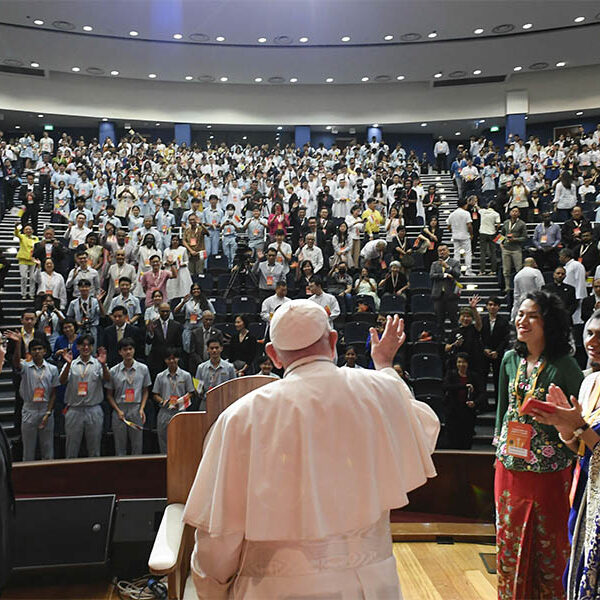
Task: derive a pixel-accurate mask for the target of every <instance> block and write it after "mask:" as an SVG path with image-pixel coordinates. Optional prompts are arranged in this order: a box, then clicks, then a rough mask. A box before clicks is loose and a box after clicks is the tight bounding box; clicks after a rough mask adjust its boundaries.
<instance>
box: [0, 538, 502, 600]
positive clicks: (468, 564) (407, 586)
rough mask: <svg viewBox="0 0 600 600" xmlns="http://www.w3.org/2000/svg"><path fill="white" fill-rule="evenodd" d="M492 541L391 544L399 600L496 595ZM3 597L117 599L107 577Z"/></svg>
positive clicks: (490, 598)
mask: <svg viewBox="0 0 600 600" xmlns="http://www.w3.org/2000/svg"><path fill="white" fill-rule="evenodd" d="M494 551H495V548H494V546H493V545H483V544H472V543H457V544H448V545H446V544H436V543H435V542H403V543H398V544H394V554H395V556H396V561H397V563H398V575H399V577H400V584H401V586H402V594H403V597H404V600H495V599H496V576H495V575H490V574H488V572H487V571H486V569H485V567H484V564H483V561H482V560H481V557H480V556H479V555H480V553H484V554H490V553H493V552H494ZM2 598H3V600H118V598H119V596H118V594H117V593H116V591H115V590H114V588H113V586H112V584H110V583H107V582H97V583H88V584H85V583H77V584H70V583H65V584H54V585H51V584H47V585H44V586H41V587H37V586H35V587H34V586H31V585H24V584H20V585H18V586H16V585H13V586H12V587H10V586H9V587H8V589H6V590H5V592H4V593H3V594H2Z"/></svg>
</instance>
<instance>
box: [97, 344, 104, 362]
mask: <svg viewBox="0 0 600 600" xmlns="http://www.w3.org/2000/svg"><path fill="white" fill-rule="evenodd" d="M97 356H98V362H99V363H100V364H101V365H105V364H106V348H104V346H100V348H98V354H97Z"/></svg>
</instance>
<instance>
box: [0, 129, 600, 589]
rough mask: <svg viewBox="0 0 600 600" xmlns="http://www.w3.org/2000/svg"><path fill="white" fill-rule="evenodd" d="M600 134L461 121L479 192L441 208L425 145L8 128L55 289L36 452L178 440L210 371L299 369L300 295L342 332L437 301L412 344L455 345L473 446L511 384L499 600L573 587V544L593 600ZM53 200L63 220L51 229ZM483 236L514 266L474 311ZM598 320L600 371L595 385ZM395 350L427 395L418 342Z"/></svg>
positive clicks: (17, 353)
mask: <svg viewBox="0 0 600 600" xmlns="http://www.w3.org/2000/svg"><path fill="white" fill-rule="evenodd" d="M599 144H600V126H598V128H597V129H596V130H595V131H592V132H585V131H583V130H581V131H579V132H577V133H576V134H574V135H572V136H570V137H568V136H560V137H559V139H557V140H551V141H549V142H548V143H546V144H542V143H541V142H540V140H539V139H537V138H535V137H533V136H532V137H531V138H530V139H528V140H524V139H520V138H518V137H517V136H514V139H511V140H509V142H508V143H507V144H506V145H505V146H504V147H503V148H498V147H496V146H494V145H493V144H492V143H491V142H487V141H486V140H484V139H483V138H475V137H474V138H472V139H471V141H470V144H468V145H466V146H462V145H460V146H459V147H458V148H457V150H456V153H455V155H454V156H450V149H449V145H448V144H447V142H445V141H444V140H443V138H442V139H439V140H438V141H437V142H436V144H435V147H434V156H435V166H436V168H437V169H438V172H442V171H445V170H447V171H449V172H450V173H451V175H452V179H453V181H454V185H455V186H456V189H457V192H458V197H459V200H458V207H457V208H456V209H455V210H453V211H452V212H451V214H450V216H449V217H448V218H447V219H443V218H442V216H441V211H440V209H441V207H442V205H443V200H444V198H442V195H441V194H440V193H439V191H438V188H437V187H436V186H435V185H432V186H429V187H428V188H427V189H425V188H424V187H423V185H422V184H421V169H429V165H428V163H427V161H426V160H424V159H421V160H418V159H417V157H416V155H415V153H414V152H410V151H409V152H407V151H406V150H405V149H404V148H403V147H402V146H401V145H400V144H398V145H397V146H396V147H395V148H389V147H388V146H387V145H386V144H385V143H384V142H377V141H376V140H371V141H370V142H366V143H363V144H359V143H351V144H349V145H347V146H345V147H343V148H342V147H337V146H336V145H333V146H332V148H329V149H326V148H324V147H323V146H320V147H318V148H313V147H309V146H306V147H304V148H293V147H286V148H280V147H275V148H270V147H267V146H264V147H251V146H246V147H244V146H241V145H234V146H232V147H226V146H224V145H217V146H212V145H211V144H209V145H208V147H207V148H199V147H198V146H195V145H194V146H192V147H186V146H185V145H182V146H177V145H176V144H174V143H173V144H164V143H162V142H161V141H160V140H157V141H156V142H151V141H149V140H145V139H144V138H143V137H142V136H140V135H138V134H136V133H134V132H130V134H129V135H127V136H126V137H124V138H123V139H122V140H120V141H119V142H118V143H114V142H113V141H112V140H110V139H107V140H105V142H104V143H103V144H102V145H100V144H99V143H98V142H97V140H93V141H91V142H90V143H88V142H86V141H85V140H72V139H70V138H69V137H68V136H66V135H63V136H62V137H61V138H60V139H59V140H57V141H56V142H54V141H53V140H51V138H49V136H48V135H47V134H45V135H44V137H43V138H41V139H40V140H36V139H35V138H34V136H33V135H31V134H24V135H23V137H22V138H21V139H18V140H4V139H3V138H2V137H0V155H1V158H2V164H3V173H2V175H3V179H2V191H3V196H2V197H3V203H4V207H6V208H7V209H10V208H11V205H12V203H13V201H14V199H15V197H17V200H18V202H19V206H20V209H21V223H20V226H18V227H17V228H16V230H15V235H16V236H17V238H18V241H19V250H18V253H17V256H16V260H17V261H18V263H19V269H20V275H21V293H22V296H23V298H24V299H25V300H31V301H33V306H32V308H30V309H27V310H25V311H24V312H23V314H22V319H21V325H22V327H21V329H20V330H18V331H9V332H7V333H6V336H7V337H8V338H9V341H10V348H9V352H8V355H9V357H10V361H11V364H12V366H13V377H14V382H15V387H16V389H17V390H18V394H17V399H18V403H17V412H16V415H15V418H16V421H17V422H18V424H19V430H20V431H21V435H22V440H23V450H24V457H25V458H26V459H34V458H35V457H37V456H38V454H37V453H36V447H39V455H40V456H41V458H51V457H53V456H54V443H53V439H54V435H55V433H56V432H62V430H63V429H64V432H65V434H66V450H65V454H66V456H67V457H76V456H78V455H79V454H80V451H81V444H82V440H83V438H84V437H85V442H86V449H87V453H88V455H90V456H98V455H100V453H101V452H102V451H103V450H102V448H101V443H102V435H103V432H105V431H107V430H111V431H112V437H113V440H114V449H115V452H116V453H117V454H119V455H122V454H125V453H126V452H127V449H128V448H129V449H130V451H131V452H132V453H134V454H135V453H140V452H142V450H143V446H142V443H143V441H144V440H143V430H144V429H146V430H147V429H150V430H153V429H156V431H157V434H158V444H159V448H160V450H161V451H164V450H165V447H166V428H167V424H168V422H169V420H170V419H171V418H172V416H173V415H174V414H177V412H179V411H181V410H193V409H197V408H199V407H202V406H203V404H202V403H203V402H204V397H205V393H206V392H207V391H208V390H210V389H211V388H212V387H214V386H216V385H218V384H220V383H222V382H224V381H227V380H229V379H231V378H234V377H240V376H244V375H250V374H253V373H262V374H265V375H271V376H273V377H277V376H278V375H277V374H275V371H278V370H277V369H274V368H275V367H276V365H274V364H273V362H272V360H271V359H270V358H269V357H268V356H266V355H265V354H264V353H263V350H262V345H263V344H264V343H265V341H266V340H268V339H269V336H270V332H269V325H270V323H271V320H272V319H273V317H274V316H275V315H276V314H277V311H278V310H279V309H280V307H281V306H282V305H284V304H286V303H288V302H289V301H290V298H307V299H309V300H310V301H312V302H314V303H316V304H318V305H320V306H321V307H323V308H324V310H325V311H326V314H327V319H328V321H329V326H330V327H337V328H338V329H340V331H344V328H343V325H344V323H345V322H346V320H347V318H345V317H346V315H350V316H349V317H348V318H349V319H350V320H351V321H358V322H366V323H368V324H372V325H374V326H375V327H376V328H377V331H378V332H379V334H380V333H381V332H383V328H384V327H385V316H384V315H385V314H386V313H393V312H401V313H402V312H404V311H406V313H407V315H410V313H411V312H412V313H414V314H413V322H414V318H415V316H416V314H418V313H419V312H423V310H422V308H423V306H429V304H427V303H428V302H429V303H430V306H431V309H430V310H431V313H432V316H433V318H432V319H431V320H430V321H426V322H424V324H423V325H422V326H419V327H418V328H417V329H416V331H415V337H413V338H412V339H411V340H410V341H411V342H413V343H416V344H421V346H420V348H421V349H422V348H423V344H427V343H429V342H434V343H435V342H437V343H438V344H440V357H439V358H440V360H441V362H442V365H443V370H444V375H443V381H440V382H439V389H440V391H441V393H443V395H444V420H445V426H446V436H447V439H448V440H449V443H450V444H451V445H452V446H453V447H457V448H469V447H470V446H471V443H472V439H473V429H474V422H475V416H476V414H477V412H478V411H481V410H484V409H485V407H486V406H487V403H488V398H487V393H486V382H487V379H488V376H489V373H490V371H491V373H492V378H493V382H494V385H495V391H496V397H497V419H496V432H495V433H496V439H495V444H496V449H497V450H496V452H497V464H496V472H495V477H496V482H495V485H496V489H495V494H496V508H497V517H498V519H497V530H498V575H499V597H501V598H524V597H537V596H540V595H541V596H540V597H542V596H543V597H563V594H564V593H563V591H562V584H561V582H560V577H561V574H562V572H563V570H564V568H565V565H566V563H567V560H568V557H569V543H570V541H572V543H573V549H574V554H572V555H571V557H572V558H571V562H570V566H569V569H568V577H567V585H568V589H569V594H570V595H569V598H583V597H594V596H593V594H592V595H591V596H586V595H585V593H587V591H588V590H589V589H595V586H596V585H597V584H596V580H597V579H596V571H597V569H598V566H599V564H600V561H598V560H597V558H596V554H597V550H596V545H595V539H596V538H595V537H594V534H593V527H596V528H597V525H596V524H595V521H594V519H597V515H598V513H599V512H600V511H598V510H597V499H596V495H597V494H595V488H590V486H589V485H588V487H587V488H585V482H586V475H589V482H591V483H592V484H594V485H595V481H596V479H597V475H596V471H597V469H595V462H594V461H596V453H597V452H596V446H597V441H598V432H600V429H599V426H598V425H596V422H595V419H596V417H597V416H598V415H597V414H596V413H597V412H598V409H597V404H598V392H597V390H596V388H597V387H598V386H597V385H596V383H597V382H596V380H595V378H596V371H597V369H598V367H597V366H596V365H598V364H600V354H599V351H598V349H597V347H598V339H599V338H598V331H600V329H599V328H598V326H597V325H598V322H599V321H598V319H599V316H598V315H599V313H598V312H597V310H598V309H599V308H600V255H599V247H598V237H597V230H596V229H595V228H594V223H595V222H596V220H597V218H596V215H597V210H598V206H599V205H600V195H599V194H598V193H597V191H598V190H597V187H598V185H600V184H599V183H598V181H597V179H598V168H599V167H600V153H599V151H598V147H599ZM45 203H46V204H48V205H49V207H50V208H51V210H52V221H53V222H54V223H55V224H58V223H60V224H62V225H61V228H64V227H65V225H66V234H65V235H64V237H62V236H61V237H57V236H56V233H55V229H54V228H53V227H52V226H49V227H46V228H45V229H44V230H43V231H41V232H40V231H38V229H39V223H38V213H39V210H40V209H41V208H42V207H43V205H44V204H45ZM528 223H529V224H530V223H534V224H535V229H534V231H533V235H532V234H531V232H530V231H529V230H528V228H527V224H528ZM409 227H410V229H408V228H409ZM446 231H448V233H449V238H450V245H451V246H452V250H453V256H452V257H451V256H450V255H451V250H450V247H449V244H447V243H445V239H444V238H443V235H444V233H445V232H446ZM409 232H410V233H409ZM38 234H39V236H40V237H38ZM477 249H479V251H480V256H481V259H480V265H479V274H480V275H485V274H488V275H489V274H490V273H493V274H494V276H497V277H498V278H499V282H501V284H502V286H503V289H504V291H505V293H506V295H505V296H504V297H503V298H500V297H497V296H490V297H488V298H485V299H484V300H485V310H482V308H483V307H481V306H480V302H481V298H480V297H479V296H477V295H474V296H472V297H471V298H469V301H468V305H467V306H463V307H461V308H460V310H459V296H460V294H461V291H462V289H464V283H465V278H466V277H476V274H475V270H474V268H473V264H472V256H473V253H474V252H475V251H476V250H477ZM488 261H489V265H488ZM499 261H501V264H502V269H501V270H500V271H499V272H498V263H499ZM0 263H1V264H2V265H3V266H4V267H5V270H6V265H8V264H10V261H9V260H8V259H7V258H6V257H2V259H1V260H0ZM215 267H217V268H215ZM217 273H221V274H222V275H223V276H224V277H225V279H224V280H223V281H221V280H220V279H219V278H218V277H216V275H217ZM213 276H215V281H213V279H212V278H213ZM217 279H219V280H218V281H217ZM209 282H210V283H209ZM417 282H419V283H418V284H417ZM590 284H591V287H592V289H591V294H588V287H589V285H590ZM415 288H417V289H415ZM213 290H217V292H218V294H216V295H215V296H216V297H215V298H213V295H212V291H213ZM423 290H425V292H426V293H425V294H420V293H418V294H417V293H414V292H415V291H419V292H422V291H423ZM231 292H233V294H235V296H236V298H237V299H238V300H239V301H240V303H239V304H237V306H242V307H247V308H248V307H254V310H253V311H252V310H248V311H245V310H240V311H239V312H238V311H234V312H233V314H232V315H231V317H232V322H226V319H227V315H226V313H227V311H226V310H225V311H224V310H223V307H222V305H220V301H222V300H223V296H227V295H228V294H229V293H231ZM421 296H424V300H423V298H421ZM236 298H234V300H236ZM255 298H258V303H256V302H254V299H255ZM421 302H425V304H424V305H423V306H422V305H421ZM503 304H504V305H505V307H506V309H512V312H511V319H510V320H509V319H507V318H506V317H504V316H503V315H501V314H500V309H501V307H502V305H503ZM232 307H233V304H232ZM424 312H425V313H426V314H427V313H428V312H429V309H425V310H424ZM236 313H237V314H236ZM584 322H587V324H586V325H585V327H584ZM448 323H449V325H450V333H449V334H446V326H447V324H448ZM257 324H259V325H258V326H257ZM513 324H514V326H515V327H514V329H513ZM369 335H370V334H369ZM511 335H514V336H516V342H515V343H514V348H513V349H511V350H509V348H510V346H511V343H510V339H511ZM582 335H583V340H584V344H585V350H586V352H587V359H589V361H590V364H591V368H592V374H591V375H589V378H588V379H585V380H584V383H583V385H582V386H581V390H580V384H581V382H582V380H583V374H582V370H581V368H582V367H586V366H587V365H586V364H585V363H586V360H585V357H583V358H582V357H581V356H577V355H576V348H577V347H580V346H581V344H580V340H581V337H582ZM432 347H433V346H432ZM337 348H338V352H339V353H340V354H342V352H343V355H344V357H343V359H340V361H339V362H340V364H342V365H344V366H345V367H347V368H351V369H360V368H365V369H368V368H370V367H371V368H372V366H373V364H372V361H371V360H370V357H369V339H368V337H367V338H366V339H364V344H361V343H360V342H359V341H357V343H354V341H351V340H344V339H342V340H341V344H338V345H337ZM340 350H341V352H340ZM574 355H576V357H577V358H578V359H579V364H578V362H577V360H575V358H574V357H573V356H574ZM394 362H395V363H396V364H395V365H394V368H395V369H396V371H397V373H398V374H399V375H400V376H401V377H402V378H403V379H404V380H405V382H407V383H408V384H409V385H412V386H414V389H415V392H416V393H417V395H418V390H419V383H420V382H419V378H418V377H416V378H415V379H414V380H412V379H411V377H410V375H409V373H408V371H407V369H406V367H407V362H406V355H402V357H400V355H399V356H398V357H396V359H395V360H394ZM278 372H279V373H280V372H281V371H278ZM599 389H600V388H599ZM533 400H537V401H545V402H544V403H543V406H542V404H541V403H539V402H538V404H535V402H532V401H533ZM526 405H527V407H526ZM549 405H552V407H553V408H551V409H548V408H547V406H549ZM577 455H578V456H579V458H577V459H576V460H575V462H576V465H577V468H576V470H575V474H576V475H575V479H574V480H573V483H572V490H573V493H572V498H571V500H572V501H571V503H570V504H571V506H572V509H571V510H572V513H571V517H570V520H569V499H568V488H569V485H570V482H571V464H572V463H573V461H574V459H575V457H576V456H577ZM579 473H581V476H580V475H579ZM577 515H579V516H578V517H577ZM568 520H569V528H568V527H567V521H568ZM586 520H587V521H586ZM584 521H585V522H584ZM586 522H587V527H586ZM591 524H594V525H593V527H592V525H591ZM590 527H592V529H590ZM590 531H592V533H590Z"/></svg>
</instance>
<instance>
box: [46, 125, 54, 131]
mask: <svg viewBox="0 0 600 600" xmlns="http://www.w3.org/2000/svg"><path fill="white" fill-rule="evenodd" d="M44 131H54V125H44Z"/></svg>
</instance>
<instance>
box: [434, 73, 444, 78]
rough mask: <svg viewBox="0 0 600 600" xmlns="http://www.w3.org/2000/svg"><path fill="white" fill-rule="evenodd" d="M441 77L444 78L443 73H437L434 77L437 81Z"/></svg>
mask: <svg viewBox="0 0 600 600" xmlns="http://www.w3.org/2000/svg"><path fill="white" fill-rule="evenodd" d="M441 76H442V73H436V74H435V75H434V77H435V78H436V79H439V78H440V77H441Z"/></svg>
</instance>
